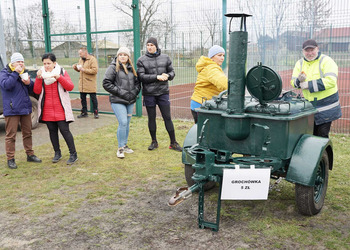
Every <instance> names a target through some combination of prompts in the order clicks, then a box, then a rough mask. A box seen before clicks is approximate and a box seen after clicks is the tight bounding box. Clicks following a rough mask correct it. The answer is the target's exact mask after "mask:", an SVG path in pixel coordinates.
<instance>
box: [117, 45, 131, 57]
mask: <svg viewBox="0 0 350 250" xmlns="http://www.w3.org/2000/svg"><path fill="white" fill-rule="evenodd" d="M121 53H123V54H127V55H128V56H129V57H131V53H130V50H129V49H128V48H127V47H120V48H119V50H118V52H117V56H119V54H121Z"/></svg>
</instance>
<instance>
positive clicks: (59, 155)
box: [52, 150, 62, 163]
mask: <svg viewBox="0 0 350 250" xmlns="http://www.w3.org/2000/svg"><path fill="white" fill-rule="evenodd" d="M61 158H62V154H61V150H58V151H55V156H54V157H53V158H52V162H53V163H56V162H59V161H60V160H61Z"/></svg>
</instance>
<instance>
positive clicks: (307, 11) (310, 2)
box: [299, 0, 331, 38]
mask: <svg viewBox="0 0 350 250" xmlns="http://www.w3.org/2000/svg"><path fill="white" fill-rule="evenodd" d="M300 6H301V7H300V10H299V20H300V22H299V27H301V28H307V29H308V30H310V34H311V38H312V36H313V34H314V33H315V30H318V29H321V28H323V27H325V25H326V23H327V19H328V18H329V16H330V14H331V7H330V4H329V1H328V0H301V3H300Z"/></svg>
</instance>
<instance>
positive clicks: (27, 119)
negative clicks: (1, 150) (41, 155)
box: [5, 114, 34, 160]
mask: <svg viewBox="0 0 350 250" xmlns="http://www.w3.org/2000/svg"><path fill="white" fill-rule="evenodd" d="M19 123H21V130H22V139H23V147H24V149H25V151H26V154H27V155H33V154H34V151H33V149H32V145H33V144H32V115H31V114H29V115H14V116H5V130H6V136H5V148H6V156H7V160H11V159H14V158H15V152H16V147H15V146H16V135H17V129H18V124H19Z"/></svg>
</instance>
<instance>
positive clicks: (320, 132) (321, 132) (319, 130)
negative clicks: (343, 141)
mask: <svg viewBox="0 0 350 250" xmlns="http://www.w3.org/2000/svg"><path fill="white" fill-rule="evenodd" d="M331 125H332V122H327V123H323V124H320V125H316V124H314V135H317V136H321V137H326V138H328V135H329V131H330V130H331Z"/></svg>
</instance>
